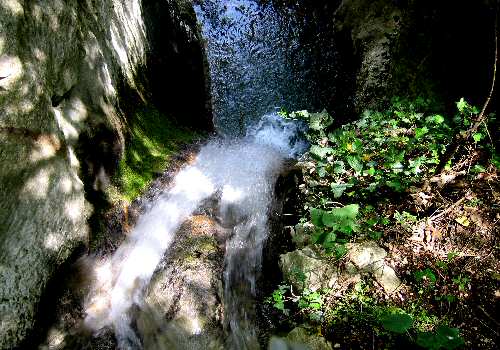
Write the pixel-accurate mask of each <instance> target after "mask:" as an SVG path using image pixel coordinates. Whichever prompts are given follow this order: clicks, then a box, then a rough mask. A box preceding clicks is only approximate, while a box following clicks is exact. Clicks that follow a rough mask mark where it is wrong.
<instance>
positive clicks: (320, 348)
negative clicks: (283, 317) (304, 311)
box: [286, 327, 332, 350]
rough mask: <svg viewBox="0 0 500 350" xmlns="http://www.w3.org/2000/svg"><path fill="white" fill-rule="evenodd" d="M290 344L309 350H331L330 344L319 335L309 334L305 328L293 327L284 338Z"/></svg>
mask: <svg viewBox="0 0 500 350" xmlns="http://www.w3.org/2000/svg"><path fill="white" fill-rule="evenodd" d="M286 339H287V340H289V341H290V342H291V343H295V344H303V345H305V349H309V350H332V345H331V344H330V342H328V341H326V339H325V338H323V337H322V336H320V335H313V334H309V333H308V332H307V330H306V329H305V328H302V327H295V328H294V329H292V331H291V332H290V333H288V335H287V336H286Z"/></svg>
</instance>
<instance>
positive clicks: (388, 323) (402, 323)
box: [380, 312, 413, 333]
mask: <svg viewBox="0 0 500 350" xmlns="http://www.w3.org/2000/svg"><path fill="white" fill-rule="evenodd" d="M380 322H381V323H382V326H383V327H384V328H385V329H386V330H388V331H391V332H395V333H404V332H406V331H407V330H408V329H410V328H411V326H412V324H413V318H412V317H411V316H410V315H408V314H407V313H405V312H397V313H387V314H385V315H382V317H381V318H380Z"/></svg>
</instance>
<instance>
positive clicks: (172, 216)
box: [85, 0, 321, 349]
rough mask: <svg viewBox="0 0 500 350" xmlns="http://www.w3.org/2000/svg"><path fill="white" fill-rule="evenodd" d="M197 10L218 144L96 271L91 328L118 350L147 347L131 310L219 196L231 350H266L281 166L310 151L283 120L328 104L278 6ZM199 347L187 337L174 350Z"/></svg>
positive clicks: (214, 4)
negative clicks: (183, 232)
mask: <svg viewBox="0 0 500 350" xmlns="http://www.w3.org/2000/svg"><path fill="white" fill-rule="evenodd" d="M195 10H196V13H197V16H198V19H199V21H200V22H201V24H202V32H203V35H204V37H205V39H206V41H207V43H206V47H207V56H208V60H209V65H210V73H211V80H212V95H213V106H214V122H215V125H216V128H217V131H218V134H219V137H218V138H215V139H213V140H211V141H209V142H208V143H207V144H205V146H203V147H202V148H201V150H200V151H199V154H198V155H197V157H196V159H195V160H194V162H193V163H192V164H190V165H187V166H185V167H184V168H183V169H181V170H180V171H179V173H178V174H177V175H176V176H175V178H174V180H173V185H172V186H171V187H170V189H169V190H168V191H166V192H165V193H163V194H161V195H160V196H159V197H158V198H157V199H155V200H154V202H151V203H149V204H148V209H147V210H146V212H145V213H143V214H142V215H141V217H140V218H139V219H138V222H137V224H136V226H135V227H134V229H133V230H132V232H131V233H130V234H129V236H128V238H127V240H126V241H125V242H124V243H123V244H122V245H121V246H120V247H119V248H118V250H117V251H116V252H115V254H114V255H113V256H112V257H111V258H109V259H108V260H104V261H101V262H100V263H99V265H98V267H97V269H96V275H97V282H96V284H95V285H94V287H93V289H92V292H91V294H90V295H89V296H88V298H87V302H86V306H85V311H86V315H87V316H86V319H85V324H86V325H87V326H88V327H90V328H91V329H93V330H94V331H96V332H99V331H100V330H102V329H104V328H105V327H112V328H113V329H114V333H115V336H116V339H117V341H118V346H119V348H121V349H141V348H143V340H142V339H141V335H138V334H137V330H136V327H135V326H134V322H135V320H134V316H133V312H132V310H133V309H134V308H145V307H146V306H145V305H144V291H145V290H146V289H147V287H148V284H149V283H150V281H151V279H152V276H153V274H154V273H155V270H156V269H157V267H158V265H159V264H160V262H161V261H162V257H163V256H164V255H165V253H166V252H167V251H168V249H169V247H170V246H171V244H172V242H173V241H174V240H175V236H176V231H177V230H178V229H179V227H180V225H181V224H182V223H183V222H184V221H185V220H186V219H187V218H188V217H189V216H190V215H191V214H193V212H194V211H195V210H196V209H197V208H198V207H199V206H200V204H202V203H203V202H204V201H205V200H206V199H208V198H217V200H216V203H217V204H216V205H217V206H218V208H217V212H218V213H219V217H218V220H219V221H220V223H221V225H222V226H224V227H225V228H228V229H229V230H230V232H231V233H230V236H229V238H228V240H227V241H226V243H225V256H224V273H223V300H222V304H223V310H224V320H223V323H224V324H223V326H224V331H225V334H226V339H225V340H224V341H223V342H224V344H225V345H224V348H226V349H260V346H261V344H260V343H259V339H258V334H259V330H258V326H257V321H256V318H257V315H256V307H255V304H256V300H255V297H256V294H257V280H258V278H259V276H260V273H261V263H262V254H263V246H264V243H265V242H266V239H267V237H268V234H269V227H268V221H269V214H270V203H272V200H273V196H274V187H275V183H276V180H277V178H278V176H279V174H280V172H281V171H282V170H283V169H282V168H283V163H284V161H285V160H287V159H294V158H297V157H298V156H299V155H300V154H302V153H303V152H304V151H305V150H306V149H307V146H308V145H307V142H306V141H305V140H304V139H303V138H301V137H300V135H301V134H303V133H304V131H305V130H304V125H303V124H301V123H299V122H297V121H291V120H286V119H283V118H282V117H281V116H279V115H278V113H277V112H278V110H279V109H280V108H284V109H286V110H293V109H301V108H309V109H314V106H315V104H318V103H319V102H318V101H320V100H321V99H319V100H318V98H319V97H318V96H316V94H315V91H314V90H313V89H306V88H304V86H307V85H309V86H310V85H311V84H312V83H311V81H309V82H308V79H310V76H311V74H310V71H308V70H307V67H306V66H305V60H303V57H302V56H301V55H300V54H298V53H297V51H296V50H297V48H298V47H299V46H300V43H299V38H300V35H299V33H298V32H297V31H298V29H297V27H294V26H291V25H290V23H287V22H284V21H283V19H282V17H280V15H279V14H278V13H277V12H276V11H275V10H274V8H273V7H272V6H270V5H268V6H262V5H260V4H259V3H258V2H255V1H243V0H239V1H217V0H207V1H203V2H200V3H198V4H197V5H196V6H195ZM292 53H294V54H292ZM301 57H302V58H301ZM195 333H196V332H195ZM195 344H197V343H190V341H189V339H184V340H183V344H178V345H176V348H179V349H194V348H197V347H196V345H195Z"/></svg>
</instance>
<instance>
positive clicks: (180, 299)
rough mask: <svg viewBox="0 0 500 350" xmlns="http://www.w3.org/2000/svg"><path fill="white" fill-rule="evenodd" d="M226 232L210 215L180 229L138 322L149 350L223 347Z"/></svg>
mask: <svg viewBox="0 0 500 350" xmlns="http://www.w3.org/2000/svg"><path fill="white" fill-rule="evenodd" d="M226 231H228V230H226V229H224V228H222V227H221V226H219V225H218V224H217V223H216V222H215V221H214V220H213V219H212V218H210V217H208V216H206V215H195V216H193V217H191V218H190V219H189V220H188V221H186V222H185V223H184V224H183V225H182V226H181V228H180V230H179V231H178V233H177V236H176V239H175V241H174V244H173V246H172V247H171V249H170V250H169V252H168V253H167V255H166V256H165V258H164V261H163V262H162V263H161V264H160V266H159V268H158V270H157V273H155V275H154V276H153V279H152V281H151V283H150V285H149V287H148V290H147V292H146V297H145V304H146V305H147V307H146V308H145V309H143V310H142V311H141V313H140V315H139V317H138V321H137V324H138V329H139V332H140V333H141V338H142V339H143V340H144V348H145V349H151V350H153V349H212V350H215V349H223V348H224V343H223V339H224V334H223V333H222V312H223V310H222V309H223V308H222V305H221V300H222V269H223V266H224V263H223V261H224V241H225V237H226V235H228V234H229V232H226ZM152 315H155V316H152ZM155 320H156V322H155ZM159 326H160V329H159ZM158 330H160V331H159V332H158Z"/></svg>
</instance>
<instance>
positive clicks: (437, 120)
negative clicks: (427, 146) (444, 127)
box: [425, 114, 444, 124]
mask: <svg viewBox="0 0 500 350" xmlns="http://www.w3.org/2000/svg"><path fill="white" fill-rule="evenodd" d="M425 121H426V122H428V123H435V124H441V123H443V122H444V117H443V116H442V115H440V114H434V115H431V116H428V117H427V118H426V119H425Z"/></svg>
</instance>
